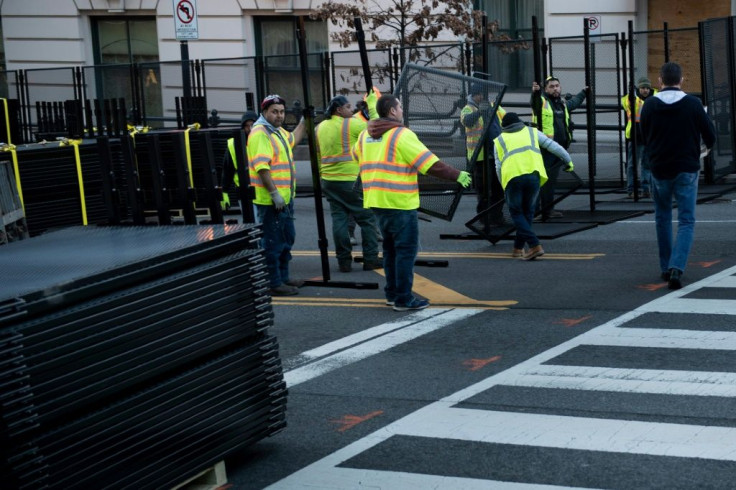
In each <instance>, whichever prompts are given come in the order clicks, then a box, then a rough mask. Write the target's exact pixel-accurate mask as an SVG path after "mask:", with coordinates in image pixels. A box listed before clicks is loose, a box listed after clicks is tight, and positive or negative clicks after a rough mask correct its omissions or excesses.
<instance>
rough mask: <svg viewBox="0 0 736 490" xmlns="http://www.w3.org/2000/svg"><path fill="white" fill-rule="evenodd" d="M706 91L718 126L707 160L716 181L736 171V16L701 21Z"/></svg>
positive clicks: (709, 108)
mask: <svg viewBox="0 0 736 490" xmlns="http://www.w3.org/2000/svg"><path fill="white" fill-rule="evenodd" d="M700 28H701V36H702V39H701V57H702V60H703V85H704V86H703V89H704V90H703V94H704V99H705V100H704V102H705V105H706V107H707V108H708V113H709V114H710V117H711V118H712V119H713V122H714V124H715V127H716V144H715V147H714V148H713V150H712V151H711V153H710V155H709V159H707V160H706V161H707V162H708V163H709V165H708V166H707V167H706V172H708V176H709V177H711V178H712V179H713V180H714V181H715V180H717V179H719V178H721V177H723V176H724V175H727V174H729V173H732V172H734V171H736V162H735V159H734V148H736V130H734V128H735V127H736V49H734V43H736V17H728V18H724V19H713V20H708V21H705V22H701V24H700Z"/></svg>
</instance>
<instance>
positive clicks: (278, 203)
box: [269, 190, 286, 211]
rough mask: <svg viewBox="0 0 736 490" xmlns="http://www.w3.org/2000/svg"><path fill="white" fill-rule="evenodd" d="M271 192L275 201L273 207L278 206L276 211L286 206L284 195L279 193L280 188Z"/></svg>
mask: <svg viewBox="0 0 736 490" xmlns="http://www.w3.org/2000/svg"><path fill="white" fill-rule="evenodd" d="M269 194H271V200H272V201H273V207H275V208H276V211H281V210H283V209H284V208H285V207H286V201H284V198H283V196H282V195H281V194H280V193H279V191H278V190H275V191H272V192H269Z"/></svg>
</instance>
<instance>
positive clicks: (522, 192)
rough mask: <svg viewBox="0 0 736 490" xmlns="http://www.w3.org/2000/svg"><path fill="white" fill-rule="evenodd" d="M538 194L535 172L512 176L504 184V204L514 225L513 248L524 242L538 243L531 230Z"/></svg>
mask: <svg viewBox="0 0 736 490" xmlns="http://www.w3.org/2000/svg"><path fill="white" fill-rule="evenodd" d="M538 196H539V174H538V173H536V172H534V173H532V174H525V175H520V176H518V177H514V178H513V179H511V180H510V181H509V182H508V184H506V205H508V207H509V213H510V214H511V219H512V220H513V221H514V226H516V237H515V238H514V248H524V244H525V243H526V244H528V245H529V247H536V246H537V245H539V239H538V238H537V235H535V234H534V232H533V231H532V222H533V219H534V208H535V206H536V203H537V197H538Z"/></svg>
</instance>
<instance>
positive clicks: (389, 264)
mask: <svg viewBox="0 0 736 490" xmlns="http://www.w3.org/2000/svg"><path fill="white" fill-rule="evenodd" d="M373 212H374V213H375V214H376V217H377V218H378V224H379V225H380V227H381V233H383V271H384V273H385V275H386V287H384V288H383V290H384V292H385V294H386V301H394V302H396V304H400V305H407V304H409V303H411V302H412V301H413V300H414V295H413V294H412V293H411V288H412V285H413V284H414V260H416V258H417V251H418V248H419V221H418V219H417V211H416V209H413V210H410V211H406V210H401V209H380V208H373Z"/></svg>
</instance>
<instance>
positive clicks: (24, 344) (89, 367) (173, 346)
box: [0, 226, 286, 489]
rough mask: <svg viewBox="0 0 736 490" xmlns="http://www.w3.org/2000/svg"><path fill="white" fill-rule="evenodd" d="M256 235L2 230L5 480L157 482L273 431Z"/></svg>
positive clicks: (31, 484) (53, 484) (224, 229)
mask: <svg viewBox="0 0 736 490" xmlns="http://www.w3.org/2000/svg"><path fill="white" fill-rule="evenodd" d="M259 235H260V231H259V229H258V228H257V227H246V226H234V227H228V226H209V227H202V226H197V227H186V226H185V227H155V228H135V227H133V228H97V229H91V228H70V229H67V230H62V231H59V232H55V233H49V234H46V235H44V236H41V237H37V238H34V239H31V240H28V241H26V242H25V244H26V246H25V247H22V246H21V247H16V245H22V244H10V245H8V246H7V247H6V250H7V251H8V253H7V254H4V255H3V256H2V258H0V265H2V268H3V270H4V271H5V272H6V273H7V277H8V279H10V281H4V284H3V285H2V286H1V287H0V387H1V389H2V391H0V399H2V402H3V403H2V407H1V408H0V440H1V441H2V452H0V456H1V457H2V460H0V464H2V466H3V475H4V482H3V485H4V487H5V488H40V487H46V488H89V487H90V486H95V487H110V486H114V487H116V488H136V489H141V488H162V487H167V486H168V487H171V486H173V485H175V484H176V483H178V482H180V481H183V480H185V479H186V478H188V477H189V476H192V475H194V474H196V473H197V472H198V471H200V470H202V469H203V468H205V467H207V466H210V465H212V464H213V463H215V462H217V461H219V460H221V459H222V458H223V457H224V456H225V455H227V454H229V453H230V452H232V451H235V450H237V449H239V448H242V447H244V446H246V445H248V444H252V443H253V442H255V441H258V440H260V439H262V438H264V437H267V436H270V435H272V434H275V433H276V432H278V431H280V430H281V429H282V428H283V427H284V426H285V422H284V412H285V397H286V391H285V384H284V381H283V375H282V370H281V364H280V360H279V357H278V345H277V342H276V339H275V338H274V337H273V336H272V335H270V334H269V332H268V328H269V327H270V326H271V325H272V322H273V320H272V311H271V306H270V302H269V298H268V296H267V295H266V293H267V291H268V281H267V279H266V272H265V261H264V258H263V255H262V253H261V251H260V250H258V249H257V248H256V242H257V240H258V238H259ZM44 252H46V253H45V254H44ZM80 256H81V257H82V258H83V260H80V259H78V257H80ZM32 257H33V258H34V259H35V260H36V262H40V263H38V264H37V266H38V267H33V268H29V267H27V264H28V263H31V258H32ZM50 278H53V280H52V279H50Z"/></svg>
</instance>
